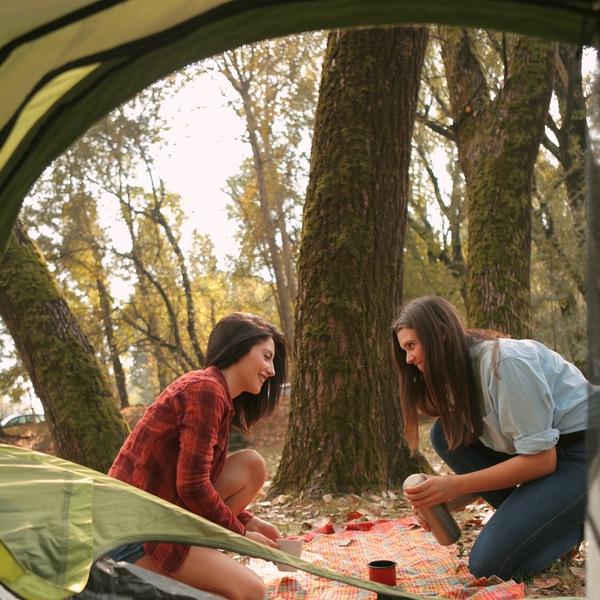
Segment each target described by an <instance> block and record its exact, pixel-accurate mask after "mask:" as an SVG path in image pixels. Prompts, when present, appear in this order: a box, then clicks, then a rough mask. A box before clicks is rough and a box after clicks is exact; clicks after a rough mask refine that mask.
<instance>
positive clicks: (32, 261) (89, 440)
mask: <svg viewBox="0 0 600 600" xmlns="http://www.w3.org/2000/svg"><path fill="white" fill-rule="evenodd" d="M0 316H1V317H2V319H3V320H4V322H5V324H6V326H7V327H8V329H9V331H10V333H11V335H12V337H13V339H14V342H15V346H16V347H17V350H18V352H19V355H20V356H21V359H22V361H23V363H24V365H25V367H26V369H27V372H28V373H29V377H30V379H31V382H32V384H33V387H34V389H35V392H36V394H37V396H38V398H39V399H40V401H41V402H42V405H43V407H44V412H45V413H46V418H47V422H48V424H49V427H50V431H51V433H52V436H53V438H54V443H55V446H56V452H57V455H58V456H60V457H61V458H65V459H67V460H70V461H72V462H76V463H79V464H82V465H85V466H87V467H90V468H92V469H96V470H97V471H101V472H106V471H108V469H109V468H110V465H111V464H112V461H113V459H114V457H115V456H116V454H117V452H118V451H119V449H120V447H121V445H122V444H123V442H124V441H125V438H126V437H127V434H128V433H129V427H128V426H127V424H126V422H125V421H124V419H123V418H122V416H121V414H120V412H119V410H118V408H117V404H116V403H115V401H114V399H113V397H112V395H111V392H110V385H109V383H108V381H107V379H106V377H105V375H104V373H103V371H102V369H101V368H100V365H99V364H98V362H97V360H96V357H95V355H94V351H93V349H92V347H91V346H90V344H89V342H88V340H87V338H86V337H85V335H84V334H83V332H82V331H81V329H80V328H79V326H78V325H77V322H76V321H75V318H74V316H73V314H72V313H71V311H70V310H69V307H68V306H67V304H66V302H65V300H64V298H63V297H62V295H61V293H60V291H59V290H58V287H57V285H56V282H55V281H54V278H53V277H52V275H51V273H50V271H49V270H48V268H47V266H46V263H45V261H44V259H43V257H42V256H41V254H40V253H39V251H38V249H37V246H36V245H35V243H34V242H33V241H32V240H31V239H30V238H29V237H28V236H27V234H26V232H25V230H24V229H23V227H22V225H21V224H20V222H17V224H16V225H15V228H14V232H13V235H12V237H11V241H10V244H9V247H8V250H7V252H6V254H5V256H4V258H3V259H2V261H1V262H0Z"/></svg>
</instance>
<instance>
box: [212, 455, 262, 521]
mask: <svg viewBox="0 0 600 600" xmlns="http://www.w3.org/2000/svg"><path fill="white" fill-rule="evenodd" d="M267 476H268V470H267V463H266V462H265V459H264V458H263V457H262V456H261V455H260V454H259V453H258V452H256V450H251V449H245V450H239V451H238V452H234V453H233V454H230V455H229V456H228V457H227V461H226V463H225V467H224V468H223V472H222V473H221V475H219V478H218V479H217V480H216V481H215V483H214V487H215V490H216V491H217V493H218V494H219V496H221V498H222V499H223V501H224V502H225V504H227V506H229V508H230V509H231V510H232V511H233V513H234V514H236V515H237V514H239V513H240V512H241V511H242V510H244V509H245V508H246V506H248V504H250V502H252V500H254V498H255V496H256V494H257V493H258V492H259V491H260V489H261V488H262V486H263V485H264V483H265V481H266V480H267Z"/></svg>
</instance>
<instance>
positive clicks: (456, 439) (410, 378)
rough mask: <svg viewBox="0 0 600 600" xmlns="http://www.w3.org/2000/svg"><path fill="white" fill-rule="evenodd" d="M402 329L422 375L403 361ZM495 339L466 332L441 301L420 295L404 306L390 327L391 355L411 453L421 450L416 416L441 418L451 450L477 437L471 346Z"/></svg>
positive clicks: (475, 381) (478, 411)
mask: <svg viewBox="0 0 600 600" xmlns="http://www.w3.org/2000/svg"><path fill="white" fill-rule="evenodd" d="M401 329H414V330H415V334H416V336H417V338H418V339H419V342H420V344H421V348H422V351H423V355H424V364H425V369H424V372H423V373H422V372H421V371H420V370H419V369H418V368H417V367H416V366H415V365H412V364H408V363H407V362H406V352H405V350H403V349H402V348H401V347H400V343H399V342H398V337H397V333H398V332H399V331H400V330H401ZM498 337H501V334H499V333H497V332H492V331H483V330H467V329H466V328H465V325H464V323H463V320H462V317H461V316H460V313H459V312H458V310H457V309H456V307H455V306H454V305H453V304H451V303H450V302H448V301H447V300H445V299H443V298H440V297H439V296H422V297H420V298H416V299H415V300H412V301H411V302H409V303H408V304H406V305H405V306H403V307H402V309H401V310H400V314H399V316H398V317H397V319H396V320H395V321H394V323H393V325H392V350H393V354H394V362H395V364H396V370H397V372H398V380H399V383H400V403H401V406H402V413H403V417H404V432H405V437H406V441H407V442H408V445H409V446H410V448H411V449H413V450H415V449H416V448H417V447H418V445H419V413H422V414H424V415H427V416H430V417H439V419H440V421H441V424H442V427H443V429H444V433H445V435H446V439H447V440H448V445H449V448H450V449H455V448H457V447H458V446H461V445H463V444H469V443H473V442H474V441H475V440H477V438H478V437H479V436H480V435H481V433H482V431H483V422H482V403H481V384H480V383H479V378H478V376H476V374H475V371H474V369H473V361H472V359H471V356H470V347H471V346H472V345H473V344H474V343H475V342H477V341H480V340H486V339H497V338H498Z"/></svg>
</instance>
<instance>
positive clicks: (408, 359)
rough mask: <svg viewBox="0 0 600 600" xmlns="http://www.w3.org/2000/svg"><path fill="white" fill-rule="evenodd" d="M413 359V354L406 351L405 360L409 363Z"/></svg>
mask: <svg viewBox="0 0 600 600" xmlns="http://www.w3.org/2000/svg"><path fill="white" fill-rule="evenodd" d="M412 361H413V355H412V353H411V352H407V353H406V362H407V363H408V364H409V365H410V364H411V363H412Z"/></svg>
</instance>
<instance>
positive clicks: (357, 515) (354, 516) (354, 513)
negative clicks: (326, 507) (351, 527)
mask: <svg viewBox="0 0 600 600" xmlns="http://www.w3.org/2000/svg"><path fill="white" fill-rule="evenodd" d="M363 514H364V513H362V512H360V511H359V510H353V511H350V512H349V513H348V514H346V519H348V521H354V519H360V518H361V517H362V516H363Z"/></svg>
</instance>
